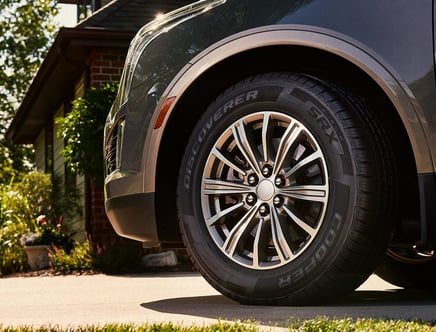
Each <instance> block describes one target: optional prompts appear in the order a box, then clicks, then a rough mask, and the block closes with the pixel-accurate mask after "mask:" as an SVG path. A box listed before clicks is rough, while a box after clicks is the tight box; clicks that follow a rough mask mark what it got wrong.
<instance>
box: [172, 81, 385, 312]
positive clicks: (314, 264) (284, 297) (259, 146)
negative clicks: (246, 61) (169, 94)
mask: <svg viewBox="0 0 436 332" xmlns="http://www.w3.org/2000/svg"><path fill="white" fill-rule="evenodd" d="M386 151H389V149H388V147H387V143H386V140H385V137H384V135H383V134H382V131H381V130H380V128H379V126H378V125H377V123H376V121H375V120H374V119H373V118H372V117H371V114H370V112H369V111H368V110H366V109H365V107H363V106H362V104H361V103H360V102H358V100H357V98H355V97H353V96H351V95H350V94H349V93H347V92H345V91H344V90H342V89H340V88H338V87H336V86H334V85H332V84H330V83H327V82H324V81H322V80H320V79H317V78H314V77H309V76H306V75H302V74H292V73H269V74H263V75H258V76H255V77H251V78H249V79H246V80H244V81H242V82H240V83H238V84H236V85H234V86H232V87H230V88H229V89H227V90H226V91H224V92H223V93H222V94H221V95H220V96H219V97H218V98H217V99H216V100H215V102H213V103H212V104H211V105H210V106H209V107H208V109H207V110H206V112H205V113H204V115H203V116H202V118H201V119H200V121H199V122H198V124H197V125H196V127H195V129H194V131H193V133H192V136H191V138H190V140H189V144H188V146H187V148H186V151H185V154H184V158H183V161H182V166H181V169H180V176H179V189H178V208H179V217H180V229H181V233H182V237H183V239H184V242H185V245H186V247H187V249H188V252H189V254H190V255H191V258H192V259H193V261H194V263H195V265H196V266H197V268H198V269H199V270H200V272H201V273H202V275H203V276H204V277H205V279H206V280H208V281H209V283H210V284H211V285H212V286H214V287H215V288H216V289H217V290H219V291H220V292H221V293H223V294H224V295H226V296H228V297H230V298H232V299H234V300H237V301H239V302H241V303H248V304H307V303H320V302H325V301H327V300H330V299H333V298H336V297H338V296H340V295H343V294H346V293H348V292H350V291H352V290H354V289H355V288H356V287H358V286H359V285H360V284H361V283H362V282H363V281H364V280H365V279H366V278H367V277H368V276H369V275H370V274H371V273H372V272H373V270H374V268H375V266H376V263H377V261H378V259H379V257H380V255H381V254H382V253H383V251H384V250H385V246H386V242H387V238H388V234H389V228H390V223H389V222H388V220H389V218H388V216H389V211H390V206H391V198H390V196H391V192H392V190H390V189H391V188H392V186H393V184H392V182H393V180H392V177H391V176H392V167H391V159H392V158H390V157H389V153H388V152H386Z"/></svg>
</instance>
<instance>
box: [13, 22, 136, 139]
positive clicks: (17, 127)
mask: <svg viewBox="0 0 436 332" xmlns="http://www.w3.org/2000/svg"><path fill="white" fill-rule="evenodd" d="M133 36H134V32H126V31H116V30H107V29H96V28H61V29H60V31H59V33H58V35H57V36H56V38H55V41H54V42H53V45H52V46H51V48H50V50H49V51H48V53H47V56H46V57H45V59H44V61H43V63H42V64H41V66H40V68H39V70H38V72H37V73H36V75H35V77H34V79H33V81H32V83H31V85H30V87H29V89H28V91H27V93H26V95H25V97H24V99H23V101H22V103H21V105H20V107H19V109H18V111H17V113H16V115H15V116H14V118H13V120H12V123H11V125H10V126H9V129H8V131H7V132H6V138H7V139H9V140H10V141H12V142H13V143H15V144H32V143H34V141H35V140H36V137H37V135H38V134H39V133H40V132H41V130H42V129H43V128H44V126H45V124H46V122H47V119H48V117H50V116H51V114H52V113H53V111H54V110H56V109H57V108H58V107H59V105H60V104H61V103H62V101H63V100H64V99H65V96H66V94H67V93H68V92H69V91H71V86H72V82H75V81H76V80H77V79H78V77H79V75H80V73H81V72H83V69H85V68H86V56H87V54H88V53H89V52H90V50H91V49H93V48H98V47H111V48H122V49H127V48H128V46H129V43H130V40H131V39H132V38H133Z"/></svg>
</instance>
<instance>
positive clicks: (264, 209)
mask: <svg viewBox="0 0 436 332" xmlns="http://www.w3.org/2000/svg"><path fill="white" fill-rule="evenodd" d="M259 213H260V214H261V215H262V216H263V217H264V216H266V215H268V213H269V208H268V205H266V204H262V205H261V206H260V207H259Z"/></svg>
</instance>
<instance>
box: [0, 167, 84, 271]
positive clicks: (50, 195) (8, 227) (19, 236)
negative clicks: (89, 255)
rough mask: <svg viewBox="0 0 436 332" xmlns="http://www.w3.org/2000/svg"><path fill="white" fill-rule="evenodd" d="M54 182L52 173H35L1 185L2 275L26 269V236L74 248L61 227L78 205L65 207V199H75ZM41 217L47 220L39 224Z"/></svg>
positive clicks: (75, 203) (73, 204) (0, 252)
mask: <svg viewBox="0 0 436 332" xmlns="http://www.w3.org/2000/svg"><path fill="white" fill-rule="evenodd" d="M54 182H55V181H53V180H52V177H51V176H50V175H49V174H43V173H39V172H31V173H29V174H26V175H25V176H23V179H22V181H20V182H11V183H9V184H7V185H0V257H1V260H0V263H1V265H0V276H1V275H5V274H9V273H14V272H20V271H23V270H25V269H26V267H27V261H26V257H25V254H24V252H23V248H22V244H23V242H20V240H23V241H24V240H25V238H23V235H24V234H27V235H30V234H29V233H34V234H36V235H38V234H40V236H41V238H39V241H43V242H46V243H56V244H57V245H58V246H61V245H64V246H65V247H66V249H68V248H70V247H71V240H70V239H69V237H68V236H67V233H66V232H64V231H63V230H61V227H60V226H59V224H60V225H61V224H62V220H63V218H64V216H72V215H73V214H74V213H75V211H72V210H73V207H74V206H76V205H77V206H78V203H77V202H74V199H76V198H70V204H71V206H69V207H66V206H64V203H62V201H63V200H65V196H67V197H72V196H71V195H70V194H68V193H67V194H65V195H64V194H62V193H60V192H59V188H57V187H58V186H54V185H53V183H54ZM41 215H44V216H47V217H46V219H39V221H38V216H41ZM43 220H45V221H44V222H43Z"/></svg>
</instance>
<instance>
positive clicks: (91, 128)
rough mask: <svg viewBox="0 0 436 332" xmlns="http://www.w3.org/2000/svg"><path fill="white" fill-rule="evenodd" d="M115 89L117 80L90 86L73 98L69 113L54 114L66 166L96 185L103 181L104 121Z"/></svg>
mask: <svg viewBox="0 0 436 332" xmlns="http://www.w3.org/2000/svg"><path fill="white" fill-rule="evenodd" d="M117 91H118V83H117V82H112V83H106V84H105V85H103V86H101V87H98V88H95V87H93V88H90V89H89V90H88V91H87V92H86V93H85V95H84V96H83V97H81V98H78V99H76V100H74V101H73V106H72V109H71V112H70V113H68V114H67V115H66V116H65V117H59V118H56V124H57V126H58V132H57V134H58V137H59V138H61V139H63V140H64V142H65V143H64V144H65V145H64V149H63V150H62V154H63V156H64V158H65V162H66V164H67V166H68V167H69V168H70V169H71V170H72V171H73V172H77V173H79V174H81V175H85V176H88V177H89V178H91V179H92V180H94V181H95V183H96V184H97V185H101V184H102V183H103V171H104V169H103V129H104V124H105V120H106V116H107V113H108V112H109V110H110V108H111V105H112V103H113V101H114V100H115V97H116V95H117Z"/></svg>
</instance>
